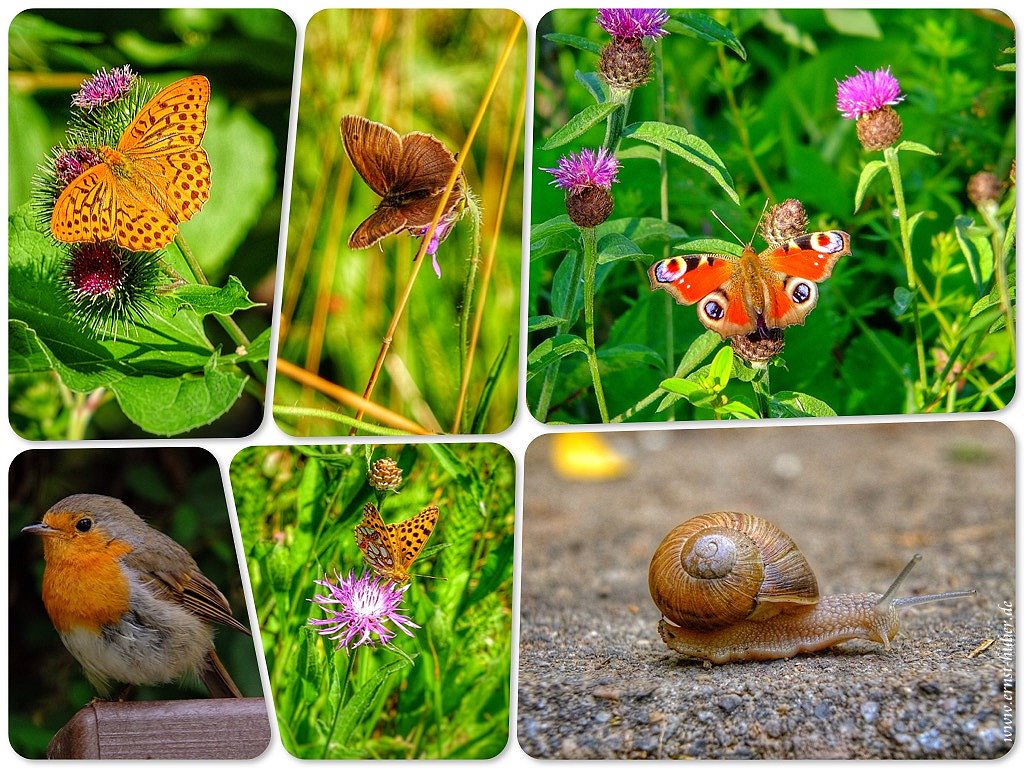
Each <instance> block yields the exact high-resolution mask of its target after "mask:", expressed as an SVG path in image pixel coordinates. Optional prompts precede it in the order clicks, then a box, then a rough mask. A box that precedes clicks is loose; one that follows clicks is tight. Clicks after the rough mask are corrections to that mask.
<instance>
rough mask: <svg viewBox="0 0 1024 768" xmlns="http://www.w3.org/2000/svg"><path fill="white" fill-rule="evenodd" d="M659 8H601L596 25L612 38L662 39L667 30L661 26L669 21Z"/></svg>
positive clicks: (667, 16) (666, 14)
mask: <svg viewBox="0 0 1024 768" xmlns="http://www.w3.org/2000/svg"><path fill="white" fill-rule="evenodd" d="M669 18H670V17H669V15H668V13H667V12H665V11H663V10H661V9H660V8H602V9H601V10H599V11H598V12H597V23H598V24H600V25H601V29H603V30H604V31H605V32H607V33H608V34H609V35H611V36H612V37H624V38H633V39H636V38H642V37H664V36H665V35H667V34H668V30H666V29H664V28H663V27H662V26H661V25H662V24H664V23H665V22H666V21H668V20H669Z"/></svg>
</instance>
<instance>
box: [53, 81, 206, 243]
mask: <svg viewBox="0 0 1024 768" xmlns="http://www.w3.org/2000/svg"><path fill="white" fill-rule="evenodd" d="M209 103H210V81H209V80H207V79H206V78H205V77H203V76H202V75H193V76H191V77H186V78H184V79H182V80H179V81H178V82H176V83H172V84H171V85H169V86H167V87H166V88H164V89H163V90H161V91H160V92H159V93H157V94H156V95H155V96H154V97H153V98H152V99H150V100H149V101H148V102H146V105H145V106H144V107H143V108H142V110H141V111H140V112H139V114H138V115H137V116H136V117H135V118H134V119H133V120H132V122H131V124H130V125H129V126H128V128H127V129H126V130H125V132H124V134H123V135H122V136H121V139H120V140H119V141H118V142H117V147H116V148H115V147H106V146H101V147H98V148H97V150H98V153H99V155H100V158H101V160H102V162H100V163H99V164H98V165H95V166H93V167H91V168H89V169H88V170H86V171H84V172H83V173H82V174H81V175H79V176H78V177H77V178H76V179H74V180H73V181H72V182H71V183H70V184H68V186H67V187H65V189H64V191H63V192H61V193H60V196H59V197H58V198H57V202H56V203H55V204H54V206H53V215H52V217H51V219H50V231H51V232H52V233H53V236H54V237H55V238H57V240H60V241H61V242H64V243H81V242H93V241H99V240H116V241H117V244H118V245H119V246H121V247H122V248H127V249H128V250H131V251H155V250H157V249H158V248H163V247H164V246H165V245H167V243H169V242H170V241H171V240H172V239H173V238H174V236H175V235H176V234H177V232H178V224H179V223H180V222H182V221H188V220H189V219H191V218H192V216H193V215H195V214H196V213H197V212H198V211H199V210H200V209H201V208H202V207H203V203H205V202H206V201H207V200H208V199H209V197H210V161H209V159H208V158H207V156H206V151H205V150H204V149H203V148H202V147H201V146H199V143H200V142H201V141H202V140H203V134H204V133H205V132H206V108H207V106H208V105H209Z"/></svg>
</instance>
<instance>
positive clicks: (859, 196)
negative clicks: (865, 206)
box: [853, 160, 885, 213]
mask: <svg viewBox="0 0 1024 768" xmlns="http://www.w3.org/2000/svg"><path fill="white" fill-rule="evenodd" d="M884 168H885V161H884V160H872V161H871V162H870V163H868V164H867V165H865V166H864V168H863V169H862V170H861V172H860V181H858V182H857V193H856V194H855V195H854V198H853V212H854V213H856V212H857V211H859V210H860V205H861V203H863V202H864V195H866V194H867V191H868V187H869V186H870V185H871V182H872V181H873V180H874V178H875V176H877V175H878V174H879V172H880V171H881V170H882V169H884Z"/></svg>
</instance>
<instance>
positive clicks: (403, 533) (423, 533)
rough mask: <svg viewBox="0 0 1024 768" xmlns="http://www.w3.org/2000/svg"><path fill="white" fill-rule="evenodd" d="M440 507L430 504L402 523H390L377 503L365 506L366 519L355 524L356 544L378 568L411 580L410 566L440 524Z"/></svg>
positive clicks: (396, 577) (385, 573)
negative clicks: (438, 519) (381, 513)
mask: <svg viewBox="0 0 1024 768" xmlns="http://www.w3.org/2000/svg"><path fill="white" fill-rule="evenodd" d="M437 516H438V509H437V507H436V506H429V507H427V508H426V509H424V510H423V511H422V512H420V513H419V514H418V515H415V516H414V517H412V518H410V519H409V520H405V521H403V522H401V523H394V524H388V523H385V522H384V520H383V519H382V518H381V516H380V512H378V511H377V507H376V506H374V505H373V504H367V505H366V506H364V507H363V519H362V522H360V523H359V525H357V526H356V527H355V537H356V546H358V547H359V550H360V551H361V552H362V553H363V558H364V559H365V560H366V563H367V565H369V566H370V567H371V568H372V569H373V570H374V572H376V573H377V574H378V575H380V576H383V577H384V578H386V579H390V580H391V581H395V582H403V581H408V580H409V567H410V566H411V565H412V564H413V561H414V560H415V559H416V558H417V557H418V556H419V554H420V552H422V551H423V546H424V545H425V544H426V543H427V539H428V538H430V534H431V533H432V532H433V530H434V526H435V525H436V524H437Z"/></svg>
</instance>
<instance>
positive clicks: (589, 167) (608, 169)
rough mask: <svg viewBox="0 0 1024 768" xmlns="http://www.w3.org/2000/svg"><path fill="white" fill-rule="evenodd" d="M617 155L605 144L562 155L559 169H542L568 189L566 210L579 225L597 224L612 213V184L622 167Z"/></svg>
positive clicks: (558, 185)
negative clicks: (596, 147) (597, 147)
mask: <svg viewBox="0 0 1024 768" xmlns="http://www.w3.org/2000/svg"><path fill="white" fill-rule="evenodd" d="M620 167H621V166H620V164H619V161H618V160H616V159H615V155H613V154H611V153H610V152H608V149H607V148H606V147H601V148H600V149H598V150H597V151H596V152H595V151H594V150H592V149H584V150H581V151H580V152H578V153H573V152H570V153H569V154H568V155H566V156H563V157H560V158H559V160H558V167H557V168H541V170H542V171H546V172H547V173H550V174H551V175H552V176H554V177H555V178H554V179H552V181H551V183H552V184H554V185H555V186H557V187H559V188H560V189H563V190H565V210H566V213H568V214H569V218H570V219H571V220H572V222H573V223H574V224H576V226H578V227H596V226H597V225H598V224H601V223H602V222H604V221H605V220H606V219H607V218H608V217H609V216H610V215H611V212H612V208H613V207H614V205H615V201H614V200H613V199H612V195H611V191H610V190H611V188H612V183H613V182H616V181H618V179H616V178H615V177H616V175H617V174H618V172H619V168H620Z"/></svg>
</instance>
